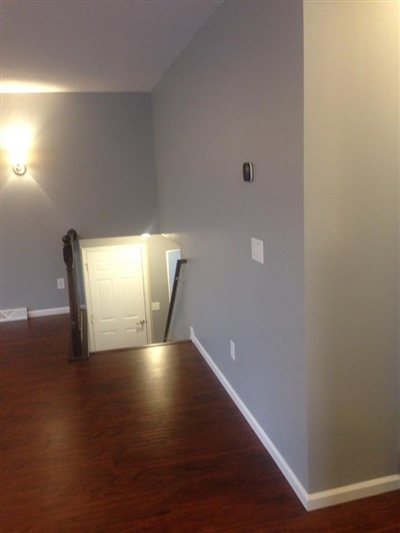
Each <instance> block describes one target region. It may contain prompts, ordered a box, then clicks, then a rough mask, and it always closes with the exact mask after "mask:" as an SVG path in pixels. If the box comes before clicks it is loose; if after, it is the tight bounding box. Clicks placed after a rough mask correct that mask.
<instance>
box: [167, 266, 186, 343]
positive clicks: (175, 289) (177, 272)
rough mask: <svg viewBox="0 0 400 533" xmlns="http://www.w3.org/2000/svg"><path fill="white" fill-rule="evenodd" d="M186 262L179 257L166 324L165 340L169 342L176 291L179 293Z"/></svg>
mask: <svg viewBox="0 0 400 533" xmlns="http://www.w3.org/2000/svg"><path fill="white" fill-rule="evenodd" d="M186 263H187V260H186V259H178V261H177V262H176V269H175V277H174V284H173V286H172V293H171V301H170V303H169V309H168V316H167V323H166V326H165V332H164V340H163V342H167V341H168V333H169V328H170V325H171V319H172V313H173V312H174V306H175V299H176V293H177V290H178V282H179V275H180V273H181V267H182V265H184V264H186Z"/></svg>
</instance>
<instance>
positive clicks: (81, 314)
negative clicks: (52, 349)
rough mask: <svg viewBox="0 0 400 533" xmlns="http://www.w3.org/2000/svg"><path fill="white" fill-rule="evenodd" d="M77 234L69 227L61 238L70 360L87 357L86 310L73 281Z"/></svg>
mask: <svg viewBox="0 0 400 533" xmlns="http://www.w3.org/2000/svg"><path fill="white" fill-rule="evenodd" d="M77 236H78V235H77V233H76V231H75V230H74V229H70V230H68V232H67V234H66V235H64V237H63V238H62V242H63V257H64V263H65V266H66V270H67V280H68V298H69V312H70V317H71V337H70V347H69V356H68V359H69V360H70V361H77V360H79V359H86V358H87V357H88V343H87V316H86V310H83V309H81V307H80V303H79V296H78V291H77V288H76V283H75V272H74V256H75V253H74V247H75V241H76V239H77Z"/></svg>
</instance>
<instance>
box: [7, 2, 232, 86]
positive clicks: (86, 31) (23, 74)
mask: <svg viewBox="0 0 400 533" xmlns="http://www.w3.org/2000/svg"><path fill="white" fill-rule="evenodd" d="M222 2H223V0H105V1H104V0H51V1H49V0H40V1H39V0H24V1H21V0H1V2H0V7H1V12H0V16H1V20H0V30H1V65H0V69H1V92H36V91H39V92H47V91H66V92H78V91H80V92H92V91H93V92H97V91H101V92H114V91H116V92H120V91H126V92H142V91H144V92H147V91H151V90H152V89H153V88H154V87H155V86H156V85H157V83H158V82H159V80H160V79H161V77H162V76H163V74H164V73H165V72H166V71H167V70H168V68H169V67H170V66H171V64H172V63H173V62H174V61H175V59H176V58H177V57H178V56H179V54H180V53H181V52H182V50H183V49H184V48H185V47H186V46H187V44H188V43H189V42H190V41H191V39H192V38H193V37H194V35H195V34H196V33H197V31H198V30H199V29H200V28H201V26H203V24H204V23H205V22H206V20H207V19H208V18H209V17H210V16H211V14H212V13H213V12H214V11H215V10H216V9H217V8H218V7H219V6H220V5H221V4H222Z"/></svg>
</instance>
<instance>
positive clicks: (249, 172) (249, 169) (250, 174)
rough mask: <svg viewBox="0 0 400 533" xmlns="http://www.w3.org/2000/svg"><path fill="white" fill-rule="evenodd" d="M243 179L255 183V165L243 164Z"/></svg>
mask: <svg viewBox="0 0 400 533" xmlns="http://www.w3.org/2000/svg"><path fill="white" fill-rule="evenodd" d="M243 179H244V181H253V179H254V168H253V163H249V162H247V163H243Z"/></svg>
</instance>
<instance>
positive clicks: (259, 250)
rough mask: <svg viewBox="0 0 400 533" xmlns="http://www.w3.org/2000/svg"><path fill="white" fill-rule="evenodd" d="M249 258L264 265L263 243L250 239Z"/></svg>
mask: <svg viewBox="0 0 400 533" xmlns="http://www.w3.org/2000/svg"><path fill="white" fill-rule="evenodd" d="M251 258H252V259H254V261H257V262H258V263H262V264H264V243H263V241H260V240H259V239H253V238H252V239H251Z"/></svg>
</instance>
